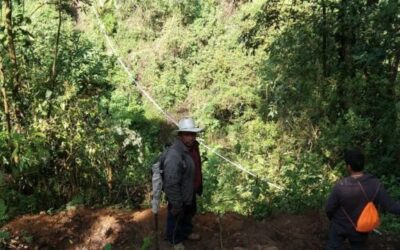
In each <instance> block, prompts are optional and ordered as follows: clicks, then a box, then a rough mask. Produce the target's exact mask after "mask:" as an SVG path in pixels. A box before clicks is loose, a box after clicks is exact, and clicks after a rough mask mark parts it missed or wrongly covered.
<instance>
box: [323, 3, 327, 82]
mask: <svg viewBox="0 0 400 250" xmlns="http://www.w3.org/2000/svg"><path fill="white" fill-rule="evenodd" d="M322 18H323V23H322V71H323V75H324V77H327V76H328V73H327V62H326V61H327V57H326V47H327V46H326V43H327V42H326V36H327V35H326V33H327V30H326V4H325V0H323V1H322Z"/></svg>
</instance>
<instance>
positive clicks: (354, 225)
mask: <svg viewBox="0 0 400 250" xmlns="http://www.w3.org/2000/svg"><path fill="white" fill-rule="evenodd" d="M341 208H342V211H343V212H344V214H345V215H346V217H347V219H348V220H349V221H350V222H351V224H352V225H353V227H354V228H357V226H356V224H355V223H354V222H353V220H352V219H351V218H350V216H349V214H348V213H347V212H346V210H345V209H344V207H341Z"/></svg>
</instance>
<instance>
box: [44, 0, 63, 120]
mask: <svg viewBox="0 0 400 250" xmlns="http://www.w3.org/2000/svg"><path fill="white" fill-rule="evenodd" d="M61 14H62V13H61V0H59V1H58V27H57V35H56V45H55V49H54V53H53V64H52V66H51V73H50V90H51V91H54V87H55V81H56V78H57V59H58V47H59V44H60V35H61V24H62V15H61ZM52 107H53V105H52V102H50V104H49V109H48V112H47V118H50V116H51V111H52Z"/></svg>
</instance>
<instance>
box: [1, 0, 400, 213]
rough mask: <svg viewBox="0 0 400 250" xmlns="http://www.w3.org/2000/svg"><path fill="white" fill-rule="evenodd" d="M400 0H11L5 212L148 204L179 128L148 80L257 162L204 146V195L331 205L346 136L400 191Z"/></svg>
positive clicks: (255, 209) (219, 200)
mask: <svg viewBox="0 0 400 250" xmlns="http://www.w3.org/2000/svg"><path fill="white" fill-rule="evenodd" d="M399 5H400V3H399V2H398V1H397V0H382V1H378V0H369V1H361V0H352V1H349V0H320V1H286V0H280V1H278V0H253V1H247V0H238V1H236V0H220V1H216V0H187V1H174V0H142V1H139V0H124V1H123V0H120V1H117V0H102V1H67V0H57V1H56V0H54V1H33V0H31V1H28V0H25V1H22V0H15V1H14V0H2V1H1V10H2V15H1V26H0V42H1V45H0V52H1V53H0V56H1V60H0V84H1V90H2V91H1V98H2V102H1V111H0V112H1V118H2V127H1V131H0V147H1V149H0V156H1V157H0V164H1V187H0V188H1V189H0V197H1V200H0V212H1V215H2V216H3V217H2V219H3V220H4V219H7V216H14V215H16V214H20V213H27V212H36V211H40V210H43V209H45V210H49V209H50V210H51V209H58V208H62V207H64V206H68V205H73V204H86V205H91V206H93V205H110V204H123V205H130V206H140V205H145V204H146V202H148V197H149V196H148V195H147V194H148V192H149V182H150V181H149V180H150V178H149V166H148V165H149V162H151V161H152V160H153V159H154V157H155V156H156V155H157V154H158V152H159V151H160V150H161V148H162V145H163V144H164V143H165V142H167V141H168V140H169V139H170V135H171V132H172V131H173V129H174V127H173V125H171V124H170V123H167V122H166V120H165V119H164V118H163V117H162V115H160V114H159V113H158V112H157V110H156V109H155V108H154V107H153V106H152V104H151V103H150V102H148V100H147V99H146V98H145V97H144V96H143V95H141V94H140V92H138V91H137V89H136V88H135V83H136V82H138V83H140V84H141V85H143V86H144V87H145V88H146V89H147V90H148V91H149V93H151V95H152V96H153V97H154V98H155V99H156V100H157V101H158V102H159V103H160V105H161V106H162V107H163V108H164V109H165V110H167V111H168V112H169V113H170V114H171V115H172V116H173V117H175V118H176V119H179V118H180V117H182V116H187V115H191V116H193V117H195V118H196V120H197V121H198V122H199V124H200V125H201V126H203V127H205V128H206V132H205V133H204V134H203V135H202V137H203V139H204V140H205V142H206V143H207V144H208V145H212V147H215V148H216V149H217V150H218V151H219V152H221V153H223V154H224V155H225V156H227V157H228V158H230V159H232V160H233V161H235V162H240V163H241V164H242V165H243V166H245V167H246V168H247V169H249V170H250V171H252V172H254V173H255V174H257V176H258V178H253V177H251V176H248V175H246V174H245V173H243V172H241V171H238V170H237V169H236V168H235V167H233V166H232V165H230V164H229V163H226V162H225V161H223V160H221V159H220V158H219V157H218V156H216V155H215V154H213V153H212V152H210V151H207V150H206V149H205V148H202V151H203V156H204V159H206V161H205V165H204V174H205V192H204V196H203V197H202V199H201V202H200V203H201V206H202V208H203V209H207V210H211V211H215V212H224V211H227V210H234V211H237V212H240V213H244V214H251V215H257V216H260V215H264V214H266V213H270V212H273V211H276V210H280V211H300V210H303V209H308V208H320V207H321V206H322V204H323V202H324V200H325V198H326V195H327V193H328V192H329V190H330V188H331V186H332V183H333V182H334V181H335V180H336V179H337V178H338V177H340V176H341V175H342V173H343V170H344V168H343V166H344V165H343V162H342V160H341V153H342V150H343V149H344V148H346V147H354V146H358V147H362V148H363V149H364V151H365V153H366V155H367V159H368V164H367V169H368V171H369V172H372V173H373V174H376V175H377V176H379V177H380V178H382V179H383V180H384V182H385V184H386V186H387V188H388V189H389V191H390V193H391V194H392V195H393V196H395V197H397V198H400V189H399V187H398V184H399V177H400V169H399V168H398V166H397V165H398V162H399V160H400V144H399V139H400V138H399V137H400V131H399V111H400V103H399V91H400V89H399V77H398V69H399V62H400V39H399V38H400V16H399V13H400V9H399V8H400V7H399ZM93 10H95V11H96V12H98V13H99V16H100V19H101V22H102V23H104V25H105V30H106V32H107V35H109V36H110V37H111V38H112V39H113V42H114V46H115V48H117V49H118V50H117V51H116V52H115V53H114V54H113V53H111V52H112V50H111V49H110V47H109V45H108V44H107V42H106V39H105V37H104V35H103V33H102V32H101V30H100V26H99V23H98V21H97V20H96V15H95V14H94V12H93ZM116 53H117V54H116ZM118 56H120V57H121V59H122V60H123V61H124V63H126V65H128V67H129V69H130V70H131V73H132V74H133V75H134V76H135V77H128V76H127V74H126V72H125V71H124V70H123V69H122V68H121V67H120V65H119V64H118V61H117V57H118ZM132 78H134V79H132ZM267 181H269V182H272V183H274V184H276V185H278V186H280V187H282V188H283V189H280V188H275V187H274V186H270V185H268V183H267Z"/></svg>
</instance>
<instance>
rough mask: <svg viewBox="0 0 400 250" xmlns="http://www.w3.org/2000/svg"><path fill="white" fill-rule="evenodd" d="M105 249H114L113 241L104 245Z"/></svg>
mask: <svg viewBox="0 0 400 250" xmlns="http://www.w3.org/2000/svg"><path fill="white" fill-rule="evenodd" d="M103 249H104V250H111V249H112V245H111V243H107V244H106V245H105V246H104V248H103Z"/></svg>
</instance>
